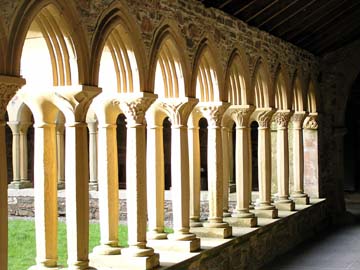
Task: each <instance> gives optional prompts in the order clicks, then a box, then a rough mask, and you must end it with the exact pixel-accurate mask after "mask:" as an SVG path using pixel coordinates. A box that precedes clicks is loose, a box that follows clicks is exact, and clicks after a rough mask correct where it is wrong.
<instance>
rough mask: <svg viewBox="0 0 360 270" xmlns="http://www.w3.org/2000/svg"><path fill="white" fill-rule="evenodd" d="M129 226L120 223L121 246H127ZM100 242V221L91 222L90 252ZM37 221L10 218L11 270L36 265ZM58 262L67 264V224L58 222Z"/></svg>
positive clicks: (22, 269) (20, 269) (19, 269)
mask: <svg viewBox="0 0 360 270" xmlns="http://www.w3.org/2000/svg"><path fill="white" fill-rule="evenodd" d="M127 234H128V232H127V227H126V226H125V225H119V239H120V246H127ZM99 242H100V227H99V224H98V223H90V227H89V252H91V251H92V249H93V248H94V247H95V246H96V245H98V244H99ZM35 256H36V250H35V223H34V221H33V220H22V219H16V220H9V270H24V269H27V268H29V267H30V266H32V265H35ZM58 256H59V257H58V263H59V265H62V266H66V265H67V262H66V260H67V247H66V224H65V223H64V222H59V224H58Z"/></svg>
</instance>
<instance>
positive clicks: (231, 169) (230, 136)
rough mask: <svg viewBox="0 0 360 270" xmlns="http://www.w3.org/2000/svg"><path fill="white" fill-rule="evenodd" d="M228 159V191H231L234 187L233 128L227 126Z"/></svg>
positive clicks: (233, 190)
mask: <svg viewBox="0 0 360 270" xmlns="http://www.w3.org/2000/svg"><path fill="white" fill-rule="evenodd" d="M227 132H228V153H229V155H228V159H229V192H230V193H233V192H235V189H236V180H235V176H234V151H233V150H234V144H233V129H232V127H229V128H228V130H227Z"/></svg>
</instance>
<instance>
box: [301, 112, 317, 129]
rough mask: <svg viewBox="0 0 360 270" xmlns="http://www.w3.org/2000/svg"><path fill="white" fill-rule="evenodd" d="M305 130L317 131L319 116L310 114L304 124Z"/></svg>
mask: <svg viewBox="0 0 360 270" xmlns="http://www.w3.org/2000/svg"><path fill="white" fill-rule="evenodd" d="M303 127H304V129H311V130H317V129H318V127H319V124H318V114H317V113H310V114H309V115H308V116H307V117H306V118H305V120H304V124H303Z"/></svg>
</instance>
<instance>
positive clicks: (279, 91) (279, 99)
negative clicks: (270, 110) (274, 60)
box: [274, 64, 292, 110]
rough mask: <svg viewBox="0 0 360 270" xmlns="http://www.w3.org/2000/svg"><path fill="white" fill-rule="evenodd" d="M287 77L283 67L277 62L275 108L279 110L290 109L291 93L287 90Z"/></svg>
mask: <svg viewBox="0 0 360 270" xmlns="http://www.w3.org/2000/svg"><path fill="white" fill-rule="evenodd" d="M289 89H290V86H289V79H288V77H287V72H286V71H285V69H284V67H283V66H282V65H281V64H279V65H278V66H277V69H276V73H275V83H274V92H275V108H276V109H280V110H288V109H291V100H292V95H291V92H290V91H289Z"/></svg>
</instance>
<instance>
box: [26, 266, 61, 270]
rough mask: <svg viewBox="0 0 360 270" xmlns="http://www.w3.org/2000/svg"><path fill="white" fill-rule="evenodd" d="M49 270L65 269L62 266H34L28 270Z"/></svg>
mask: <svg viewBox="0 0 360 270" xmlns="http://www.w3.org/2000/svg"><path fill="white" fill-rule="evenodd" d="M47 269H51V270H59V269H63V267H62V266H60V265H58V266H45V265H33V266H30V267H29V268H28V270H47Z"/></svg>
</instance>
